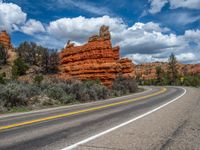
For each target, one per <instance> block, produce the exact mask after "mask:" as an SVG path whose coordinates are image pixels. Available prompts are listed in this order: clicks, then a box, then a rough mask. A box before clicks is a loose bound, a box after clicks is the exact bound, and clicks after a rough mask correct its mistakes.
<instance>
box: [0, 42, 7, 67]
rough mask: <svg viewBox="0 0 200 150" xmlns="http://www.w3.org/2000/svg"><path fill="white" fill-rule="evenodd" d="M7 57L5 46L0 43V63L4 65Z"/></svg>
mask: <svg viewBox="0 0 200 150" xmlns="http://www.w3.org/2000/svg"><path fill="white" fill-rule="evenodd" d="M7 59H8V53H7V50H6V48H4V46H3V45H2V44H1V43H0V65H1V64H2V65H5V64H7Z"/></svg>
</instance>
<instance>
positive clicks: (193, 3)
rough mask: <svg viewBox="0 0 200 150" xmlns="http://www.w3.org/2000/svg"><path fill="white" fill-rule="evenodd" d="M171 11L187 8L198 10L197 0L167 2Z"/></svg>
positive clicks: (171, 0)
mask: <svg viewBox="0 0 200 150" xmlns="http://www.w3.org/2000/svg"><path fill="white" fill-rule="evenodd" d="M169 1H170V6H171V9H176V8H180V7H181V8H188V9H200V1H199V0H169Z"/></svg>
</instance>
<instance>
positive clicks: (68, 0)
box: [42, 0, 112, 15]
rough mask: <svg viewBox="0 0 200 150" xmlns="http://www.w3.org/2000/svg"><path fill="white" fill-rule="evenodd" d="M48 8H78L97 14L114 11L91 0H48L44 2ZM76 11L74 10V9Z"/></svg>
mask: <svg viewBox="0 0 200 150" xmlns="http://www.w3.org/2000/svg"><path fill="white" fill-rule="evenodd" d="M42 3H43V6H45V8H46V9H50V10H57V9H76V10H82V11H85V12H88V13H91V14H95V15H110V14H112V12H111V11H110V9H109V8H107V7H104V6H103V7H102V6H97V5H96V4H94V3H91V2H88V1H87V2H84V1H80V0H57V1H55V0H48V1H47V2H42ZM73 11H74V10H73Z"/></svg>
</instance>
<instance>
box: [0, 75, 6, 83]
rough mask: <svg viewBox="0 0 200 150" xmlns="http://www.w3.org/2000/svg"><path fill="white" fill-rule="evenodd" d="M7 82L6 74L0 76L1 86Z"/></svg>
mask: <svg viewBox="0 0 200 150" xmlns="http://www.w3.org/2000/svg"><path fill="white" fill-rule="evenodd" d="M5 83H6V80H5V73H2V74H0V84H5Z"/></svg>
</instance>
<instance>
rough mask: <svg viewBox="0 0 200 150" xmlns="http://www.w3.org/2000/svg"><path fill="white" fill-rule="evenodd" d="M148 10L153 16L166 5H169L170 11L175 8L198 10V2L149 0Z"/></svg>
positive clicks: (187, 0) (192, 0)
mask: <svg viewBox="0 0 200 150" xmlns="http://www.w3.org/2000/svg"><path fill="white" fill-rule="evenodd" d="M149 2H150V9H149V10H148V12H149V13H151V14H155V13H158V12H160V11H161V10H162V8H163V7H164V6H165V5H166V4H169V5H170V9H177V8H187V9H196V10H198V9H200V1H199V0H149Z"/></svg>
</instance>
